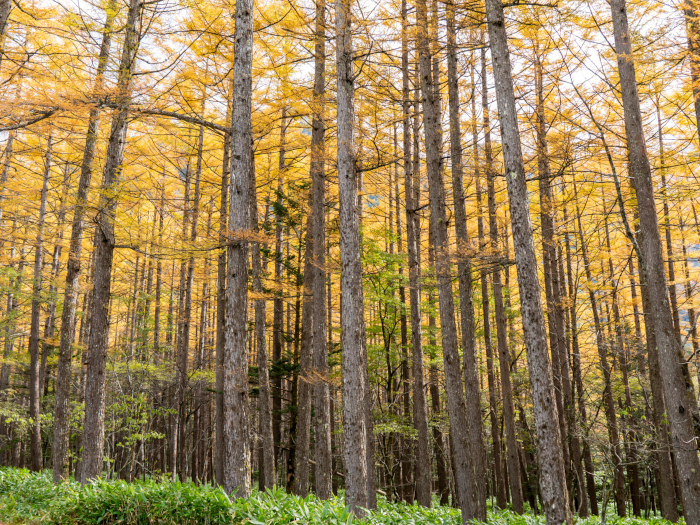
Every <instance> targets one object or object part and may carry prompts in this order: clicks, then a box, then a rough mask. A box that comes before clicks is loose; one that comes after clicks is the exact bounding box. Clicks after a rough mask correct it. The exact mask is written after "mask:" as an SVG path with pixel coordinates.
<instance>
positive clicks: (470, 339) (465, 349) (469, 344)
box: [447, 0, 486, 519]
mask: <svg viewBox="0 0 700 525" xmlns="http://www.w3.org/2000/svg"><path fill="white" fill-rule="evenodd" d="M447 85H448V95H449V114H450V155H451V161H452V195H453V199H454V210H455V212H454V213H455V233H456V234H457V243H458V246H459V251H460V252H462V251H464V252H468V249H469V244H470V239H469V234H468V232H467V214H466V208H465V200H464V165H463V162H462V131H461V126H460V120H459V119H460V117H459V104H460V103H459V82H458V72H457V29H456V27H455V5H454V2H453V1H452V0H450V1H449V2H448V4H447ZM457 272H458V274H459V303H460V307H461V329H462V354H463V356H464V384H465V394H466V403H467V418H468V419H467V430H468V432H469V444H470V454H469V457H470V460H471V463H472V469H473V477H470V480H473V481H470V483H471V484H472V487H473V490H475V492H476V505H477V507H478V509H479V510H478V513H477V514H478V515H479V516H480V517H481V518H482V517H483V516H485V509H486V490H485V486H484V484H483V483H479V481H478V480H480V479H483V478H484V465H485V450H484V441H483V424H482V421H481V398H480V393H479V373H478V365H477V358H476V336H475V328H474V325H475V321H474V302H473V299H472V268H471V259H469V258H462V259H460V260H459V261H458V264H457ZM481 518H480V519H481Z"/></svg>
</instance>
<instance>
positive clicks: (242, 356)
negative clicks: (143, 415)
mask: <svg viewBox="0 0 700 525" xmlns="http://www.w3.org/2000/svg"><path fill="white" fill-rule="evenodd" d="M253 8H254V5H253V0H238V2H237V3H236V29H235V35H234V38H235V41H236V49H235V54H234V59H233V88H232V93H231V95H232V97H233V101H232V118H231V123H232V125H231V183H230V184H231V186H230V191H231V194H230V207H229V231H230V232H231V233H230V235H231V236H232V237H233V238H232V239H230V240H229V244H228V246H227V256H228V265H227V282H226V284H227V286H226V306H227V308H226V326H225V331H226V335H225V338H224V341H225V343H224V344H225V348H224V399H225V400H230V403H226V404H225V405H224V436H223V437H224V490H225V491H226V492H227V493H228V494H233V493H235V495H236V497H239V498H246V497H248V496H249V495H250V489H251V486H250V443H249V441H248V435H249V426H250V421H249V414H248V345H247V337H248V241H247V239H246V231H247V230H248V229H249V227H250V219H249V213H250V192H251V189H250V188H251V185H254V181H252V180H251V178H252V176H253V173H254V172H253V162H254V159H253V144H252V130H251V128H252V94H253V78H252V75H253Z"/></svg>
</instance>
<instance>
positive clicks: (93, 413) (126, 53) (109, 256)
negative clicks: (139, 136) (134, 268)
mask: <svg viewBox="0 0 700 525" xmlns="http://www.w3.org/2000/svg"><path fill="white" fill-rule="evenodd" d="M142 7H143V0H131V2H130V4H129V12H128V15H127V21H126V35H125V37H124V49H123V51H122V57H121V62H120V64H119V77H118V81H117V93H118V95H117V108H118V109H117V110H116V113H115V115H114V117H113V118H112V128H111V131H110V136H109V143H108V146H107V159H106V162H105V168H104V173H103V179H102V188H103V190H104V191H103V193H102V197H101V198H100V204H99V212H98V217H97V229H96V234H95V256H94V257H95V269H94V278H93V292H92V313H91V327H90V338H89V344H88V351H87V354H88V355H87V359H86V361H87V371H86V379H85V419H84V422H83V428H84V433H83V437H82V447H83V458H82V463H81V471H80V474H81V475H80V478H81V479H80V481H81V483H82V484H86V483H87V482H88V481H89V480H90V479H94V478H96V477H98V476H99V475H100V473H101V472H102V457H103V445H104V443H103V442H104V416H105V394H106V391H105V379H106V377H105V371H106V366H107V345H108V342H109V302H110V296H111V286H112V264H113V256H114V245H115V239H114V219H115V214H116V207H117V203H118V195H119V186H120V183H121V170H122V161H123V159H124V146H125V144H126V132H127V127H128V104H129V100H130V83H131V78H132V76H133V71H134V66H135V59H136V54H137V52H138V47H139V42H140V36H141V35H140V31H141V27H140V26H141V24H140V18H141V9H142Z"/></svg>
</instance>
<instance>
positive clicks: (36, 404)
mask: <svg viewBox="0 0 700 525" xmlns="http://www.w3.org/2000/svg"><path fill="white" fill-rule="evenodd" d="M52 148H53V144H52V137H51V135H49V139H48V143H47V145H46V157H45V159H44V176H43V179H42V186H41V196H40V198H39V216H38V217H37V233H36V241H35V242H34V277H33V279H32V311H31V325H30V328H29V417H30V418H31V425H30V434H29V438H30V439H29V443H30V453H31V462H30V465H29V467H30V469H31V470H32V471H34V472H39V471H40V470H41V469H42V468H43V466H44V462H43V451H42V448H41V419H40V418H41V395H42V392H41V390H40V384H41V381H40V377H39V376H40V374H39V358H40V356H39V325H40V323H41V291H42V290H41V288H42V282H43V280H42V268H43V266H44V227H45V223H46V200H47V197H48V192H49V174H50V173H51V157H52V154H53V151H52Z"/></svg>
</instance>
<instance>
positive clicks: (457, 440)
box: [416, 0, 481, 523]
mask: <svg viewBox="0 0 700 525" xmlns="http://www.w3.org/2000/svg"><path fill="white" fill-rule="evenodd" d="M416 17H417V18H416V21H417V24H418V54H419V67H420V80H421V92H422V103H423V126H424V129H425V144H426V146H425V149H426V159H427V162H426V166H427V171H428V188H429V193H430V208H431V217H432V221H431V222H432V229H433V238H434V239H435V246H434V249H435V262H436V264H435V270H436V278H437V286H438V297H439V305H440V325H441V333H442V354H443V361H444V364H445V380H446V390H447V406H448V412H449V416H450V429H451V433H452V436H453V438H454V456H453V459H454V464H455V484H456V490H457V493H458V494H459V497H460V499H461V501H460V508H461V510H462V521H463V522H464V523H467V521H468V520H471V519H474V518H478V517H479V516H480V514H481V509H480V505H479V502H478V500H477V493H476V484H475V483H474V482H475V481H476V480H475V479H474V468H473V464H472V460H471V458H470V447H469V433H468V424H467V407H466V402H465V397H464V390H463V387H462V378H461V370H460V368H461V367H460V358H459V352H458V348H457V324H456V321H455V309H454V296H453V295H452V280H451V276H450V262H449V254H448V250H449V248H448V237H447V213H446V207H445V187H444V180H443V178H442V169H441V168H442V166H441V160H440V156H441V154H440V149H441V145H440V138H441V133H440V115H439V108H438V102H437V97H436V86H435V82H434V81H435V77H434V75H433V71H432V64H431V58H432V57H431V52H430V45H429V38H428V31H427V29H428V14H427V6H426V3H425V0H418V1H417V2H416Z"/></svg>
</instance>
